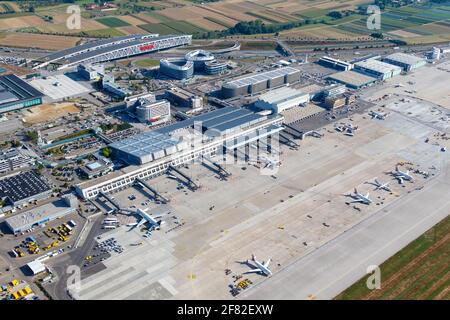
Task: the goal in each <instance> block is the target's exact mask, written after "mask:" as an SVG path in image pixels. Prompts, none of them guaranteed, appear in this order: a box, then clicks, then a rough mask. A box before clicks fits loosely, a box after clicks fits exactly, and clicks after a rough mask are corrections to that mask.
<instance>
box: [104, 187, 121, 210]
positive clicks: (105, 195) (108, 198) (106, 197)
mask: <svg viewBox="0 0 450 320" xmlns="http://www.w3.org/2000/svg"><path fill="white" fill-rule="evenodd" d="M99 196H101V197H103V198H105V199H106V200H107V201H108V202H109V203H111V204H112V205H113V207H114V208H116V210H121V208H120V206H119V204H118V203H117V202H115V201H114V200H113V199H111V198H110V197H109V196H108V195H107V194H106V193H104V192H102V191H100V192H99Z"/></svg>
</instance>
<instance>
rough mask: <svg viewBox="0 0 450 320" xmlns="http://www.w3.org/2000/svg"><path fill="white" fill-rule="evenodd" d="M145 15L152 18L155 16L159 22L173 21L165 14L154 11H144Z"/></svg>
mask: <svg viewBox="0 0 450 320" xmlns="http://www.w3.org/2000/svg"><path fill="white" fill-rule="evenodd" d="M145 15H146V16H149V17H152V18H155V19H157V20H159V21H160V22H171V21H173V20H172V19H170V18H167V17H166V16H163V15H161V14H157V13H154V12H146V13H145Z"/></svg>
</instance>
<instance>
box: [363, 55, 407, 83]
mask: <svg viewBox="0 0 450 320" xmlns="http://www.w3.org/2000/svg"><path fill="white" fill-rule="evenodd" d="M354 70H355V71H357V72H360V73H362V74H365V75H368V76H371V77H375V78H377V79H378V80H386V79H390V78H392V77H394V76H396V75H399V74H400V73H402V68H400V67H399V66H395V65H392V64H389V63H386V62H381V61H378V60H375V59H370V60H365V61H361V62H357V63H355V65H354Z"/></svg>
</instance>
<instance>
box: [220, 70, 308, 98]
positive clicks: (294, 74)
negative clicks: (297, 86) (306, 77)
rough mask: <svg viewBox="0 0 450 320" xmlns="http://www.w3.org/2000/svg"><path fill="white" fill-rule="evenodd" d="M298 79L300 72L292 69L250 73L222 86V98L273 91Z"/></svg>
mask: <svg viewBox="0 0 450 320" xmlns="http://www.w3.org/2000/svg"><path fill="white" fill-rule="evenodd" d="M299 79H300V70H298V69H296V68H292V67H285V68H279V69H275V70H272V71H267V72H263V73H252V74H250V75H247V76H245V77H240V78H237V79H233V80H231V81H228V82H226V83H224V84H223V85H222V97H223V98H233V97H237V96H241V95H248V94H254V93H257V92H261V91H264V90H266V89H273V88H276V87H280V86H282V85H284V84H288V83H294V82H297V81H298V80H299Z"/></svg>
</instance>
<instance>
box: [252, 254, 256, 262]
mask: <svg viewBox="0 0 450 320" xmlns="http://www.w3.org/2000/svg"><path fill="white" fill-rule="evenodd" d="M252 261H256V257H255V255H254V254H253V253H252Z"/></svg>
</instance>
